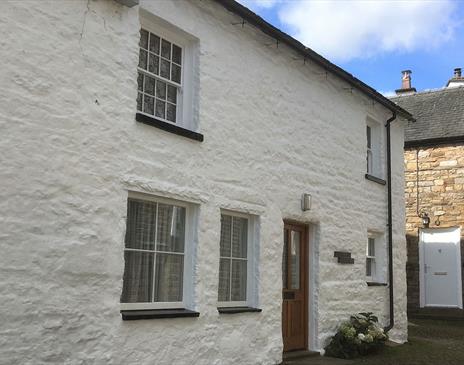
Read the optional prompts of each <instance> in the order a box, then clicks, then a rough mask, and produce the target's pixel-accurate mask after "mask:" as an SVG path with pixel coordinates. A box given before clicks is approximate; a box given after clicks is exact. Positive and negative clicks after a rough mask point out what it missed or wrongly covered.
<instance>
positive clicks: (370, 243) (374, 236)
mask: <svg viewBox="0 0 464 365" xmlns="http://www.w3.org/2000/svg"><path fill="white" fill-rule="evenodd" d="M386 275H387V247H386V242H385V235H384V234H383V233H380V232H368V237H367V246H366V281H368V282H376V283H385V280H386Z"/></svg>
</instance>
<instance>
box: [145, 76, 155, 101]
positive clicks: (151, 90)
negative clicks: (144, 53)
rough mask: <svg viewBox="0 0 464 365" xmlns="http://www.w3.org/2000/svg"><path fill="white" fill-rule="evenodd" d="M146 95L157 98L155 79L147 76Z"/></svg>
mask: <svg viewBox="0 0 464 365" xmlns="http://www.w3.org/2000/svg"><path fill="white" fill-rule="evenodd" d="M145 93H146V94H150V95H153V96H155V79H154V78H153V77H150V76H145Z"/></svg>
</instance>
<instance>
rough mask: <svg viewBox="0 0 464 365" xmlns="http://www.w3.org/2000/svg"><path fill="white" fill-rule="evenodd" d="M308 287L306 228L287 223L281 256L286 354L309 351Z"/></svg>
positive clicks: (283, 328) (283, 329)
mask: <svg viewBox="0 0 464 365" xmlns="http://www.w3.org/2000/svg"><path fill="white" fill-rule="evenodd" d="M307 286H308V249H307V227H306V226H304V225H300V224H294V223H288V222H286V223H285V225H284V248H283V256H282V288H283V289H282V298H283V304H282V337H283V341H284V351H292V350H304V349H306V348H307V342H308V340H307V337H308V335H307V334H308V320H307V318H308V305H307V302H308V300H307Z"/></svg>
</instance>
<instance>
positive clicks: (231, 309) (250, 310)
mask: <svg viewBox="0 0 464 365" xmlns="http://www.w3.org/2000/svg"><path fill="white" fill-rule="evenodd" d="M217 310H218V312H219V313H221V314H235V313H259V312H261V311H262V309H260V308H252V307H218V309H217Z"/></svg>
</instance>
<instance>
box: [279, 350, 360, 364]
mask: <svg viewBox="0 0 464 365" xmlns="http://www.w3.org/2000/svg"><path fill="white" fill-rule="evenodd" d="M283 358H284V361H283V362H282V365H349V364H353V361H351V360H342V359H336V358H333V357H327V356H320V355H319V352H314V351H292V352H284V356H283Z"/></svg>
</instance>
